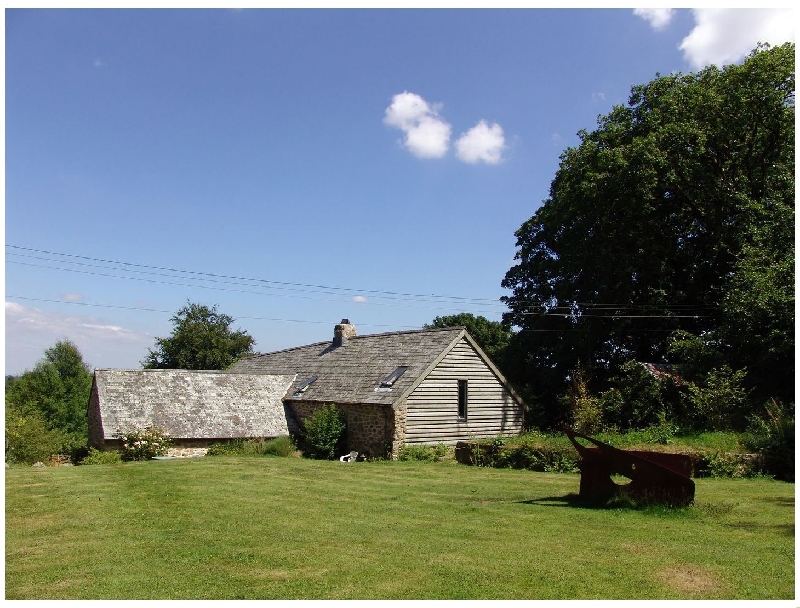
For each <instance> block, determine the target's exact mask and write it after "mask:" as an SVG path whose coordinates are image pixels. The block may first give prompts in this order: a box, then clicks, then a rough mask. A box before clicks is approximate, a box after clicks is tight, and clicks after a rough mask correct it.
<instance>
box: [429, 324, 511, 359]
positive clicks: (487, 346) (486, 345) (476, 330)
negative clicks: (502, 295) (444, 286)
mask: <svg viewBox="0 0 800 608" xmlns="http://www.w3.org/2000/svg"><path fill="white" fill-rule="evenodd" d="M424 327H425V329H435V328H442V327H466V328H467V331H468V332H469V334H470V335H471V336H472V337H473V338H475V341H476V342H477V343H478V345H479V346H480V347H481V348H482V349H483V350H484V352H485V353H486V354H487V355H489V358H491V359H492V361H493V362H494V363H495V364H496V365H502V356H503V352H504V350H505V348H506V347H507V346H508V343H509V341H510V340H511V336H512V332H511V327H510V326H509V325H506V324H503V323H501V322H499V321H490V320H489V319H487V318H486V317H482V316H476V315H473V314H472V313H468V312H462V313H459V314H457V315H446V316H443V317H436V318H435V319H434V320H433V321H432V322H431V323H429V324H428V323H426V324H425V325H424Z"/></svg>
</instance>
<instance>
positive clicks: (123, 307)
mask: <svg viewBox="0 0 800 608" xmlns="http://www.w3.org/2000/svg"><path fill="white" fill-rule="evenodd" d="M6 298H10V299H12V300H26V301H31V302H49V303H52V304H69V305H71V306H89V307H93V308H112V309H118V310H133V311H137V312H158V313H167V314H174V312H175V311H174V310H161V309H158V308H145V307H139V306H118V305H115V304H99V303H93V302H68V301H65V300H48V299H46V298H30V297H28V296H18V295H6ZM241 319H246V320H254V321H279V322H281V323H313V324H318V325H330V321H310V320H308V319H280V318H276V317H248V316H236V320H237V321H239V320H241ZM360 325H362V326H363V327H391V328H398V327H400V328H405V329H418V327H417V326H416V325H388V324H380V323H363V324H360Z"/></svg>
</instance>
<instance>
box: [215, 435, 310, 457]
mask: <svg viewBox="0 0 800 608" xmlns="http://www.w3.org/2000/svg"><path fill="white" fill-rule="evenodd" d="M296 451H297V448H296V447H295V445H294V443H293V442H292V439H291V438H290V437H276V438H274V439H264V438H259V439H234V440H232V441H227V442H225V443H215V444H212V445H211V446H209V448H208V451H206V456H245V455H250V456H252V455H255V456H263V455H265V454H270V455H272V456H292V455H294V453H295V452H296Z"/></svg>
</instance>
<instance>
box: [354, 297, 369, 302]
mask: <svg viewBox="0 0 800 608" xmlns="http://www.w3.org/2000/svg"><path fill="white" fill-rule="evenodd" d="M366 301H367V298H365V297H364V296H355V297H354V298H353V302H355V303H356V304H364V303H365V302H366Z"/></svg>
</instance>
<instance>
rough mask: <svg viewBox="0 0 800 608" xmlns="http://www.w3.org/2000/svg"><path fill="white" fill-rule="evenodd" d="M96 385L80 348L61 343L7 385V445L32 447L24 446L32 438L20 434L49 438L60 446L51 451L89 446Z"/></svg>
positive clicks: (56, 445) (57, 343) (61, 341)
mask: <svg viewBox="0 0 800 608" xmlns="http://www.w3.org/2000/svg"><path fill="white" fill-rule="evenodd" d="M91 388H92V373H91V371H90V369H89V366H88V365H87V364H86V363H84V361H83V357H82V355H81V353H80V351H79V350H78V347H77V346H75V344H74V343H72V342H71V341H69V340H67V339H66V338H65V339H63V340H60V341H58V342H56V344H55V345H54V346H53V347H51V348H48V349H47V350H46V351H45V352H44V357H43V358H42V359H41V361H39V362H38V363H37V364H36V365H35V366H34V368H33V369H32V370H28V371H26V372H25V373H23V374H22V375H21V376H19V377H17V378H14V379H13V380H11V381H10V382H7V383H6V442H7V446H8V445H16V444H19V449H21V450H22V449H24V450H28V449H30V448H31V446H30V445H25V446H24V447H23V444H29V443H30V441H28V440H25V441H23V439H21V438H25V437H28V438H29V439H30V437H39V439H37V440H36V441H34V442H44V439H43V438H44V437H45V436H46V437H47V438H48V439H47V443H48V445H50V444H53V445H55V447H50V448H48V450H49V452H50V453H52V452H53V451H59V450H62V451H68V450H71V449H75V448H79V447H82V446H85V445H86V443H87V439H88V426H87V420H86V408H87V405H88V403H89V393H90V391H91ZM34 427H35V428H36V430H35V431H34V430H33V429H34ZM11 429H13V431H12V430H11ZM9 432H11V435H9ZM15 442H16V443H15ZM56 448H57V449H56Z"/></svg>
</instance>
